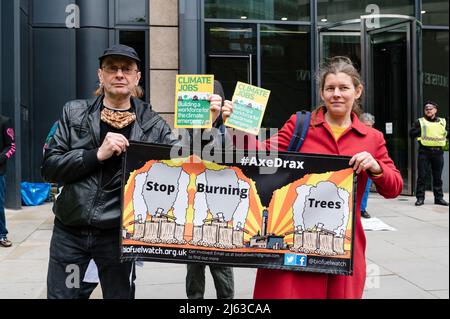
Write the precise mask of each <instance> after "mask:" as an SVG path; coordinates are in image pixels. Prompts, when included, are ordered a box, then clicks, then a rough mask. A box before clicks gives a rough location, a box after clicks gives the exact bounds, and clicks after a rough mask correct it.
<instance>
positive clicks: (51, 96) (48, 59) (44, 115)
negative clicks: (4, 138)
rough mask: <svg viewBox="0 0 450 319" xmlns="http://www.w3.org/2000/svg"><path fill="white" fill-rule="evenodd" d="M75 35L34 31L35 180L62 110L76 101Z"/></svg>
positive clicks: (47, 30)
mask: <svg viewBox="0 0 450 319" xmlns="http://www.w3.org/2000/svg"><path fill="white" fill-rule="evenodd" d="M74 48H75V31H74V30H69V29H41V28H35V29H34V30H33V74H34V76H33V82H34V83H33V106H34V117H33V122H34V123H36V126H35V129H34V132H33V150H34V154H35V161H36V163H35V165H34V166H33V169H34V174H33V177H34V178H35V179H39V178H40V172H39V166H40V163H41V161H42V146H43V145H44V142H45V138H46V136H47V133H48V131H49V130H50V128H51V126H52V125H53V123H54V122H55V121H56V120H58V119H59V116H60V115H61V111H62V107H63V106H64V104H65V103H66V102H67V101H68V100H70V99H75V98H76V95H75V92H76V90H75V77H74V75H75V74H76V70H75V49H74Z"/></svg>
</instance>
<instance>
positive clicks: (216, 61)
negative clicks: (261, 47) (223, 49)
mask: <svg viewBox="0 0 450 319" xmlns="http://www.w3.org/2000/svg"><path fill="white" fill-rule="evenodd" d="M206 70H207V71H206V72H207V74H214V78H215V79H216V80H218V81H219V82H220V83H221V84H222V86H223V90H224V93H225V96H226V97H227V98H228V99H231V97H232V96H233V94H234V89H235V88H236V82H237V81H240V82H244V83H249V84H254V79H253V61H252V55H251V54H248V55H233V54H210V55H208V58H207V61H206Z"/></svg>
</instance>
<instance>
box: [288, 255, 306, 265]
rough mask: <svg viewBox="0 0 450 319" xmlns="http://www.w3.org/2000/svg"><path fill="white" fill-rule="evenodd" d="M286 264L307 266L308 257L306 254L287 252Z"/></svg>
mask: <svg viewBox="0 0 450 319" xmlns="http://www.w3.org/2000/svg"><path fill="white" fill-rule="evenodd" d="M284 265H285V266H300V267H306V266H307V265H308V257H307V256H306V255H294V254H285V255H284Z"/></svg>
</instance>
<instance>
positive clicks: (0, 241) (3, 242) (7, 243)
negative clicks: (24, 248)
mask: <svg viewBox="0 0 450 319" xmlns="http://www.w3.org/2000/svg"><path fill="white" fill-rule="evenodd" d="M0 246H2V247H11V246H12V242H11V241H10V240H8V239H6V238H2V239H0Z"/></svg>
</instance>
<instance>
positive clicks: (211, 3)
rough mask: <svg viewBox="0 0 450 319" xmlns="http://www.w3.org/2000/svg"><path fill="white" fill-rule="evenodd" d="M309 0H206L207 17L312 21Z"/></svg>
mask: <svg viewBox="0 0 450 319" xmlns="http://www.w3.org/2000/svg"><path fill="white" fill-rule="evenodd" d="M309 3H310V1H309V0H249V1H242V0H205V18H212V19H238V20H241V19H243V20H246V19H256V20H281V21H310V15H309V13H310V9H309Z"/></svg>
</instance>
